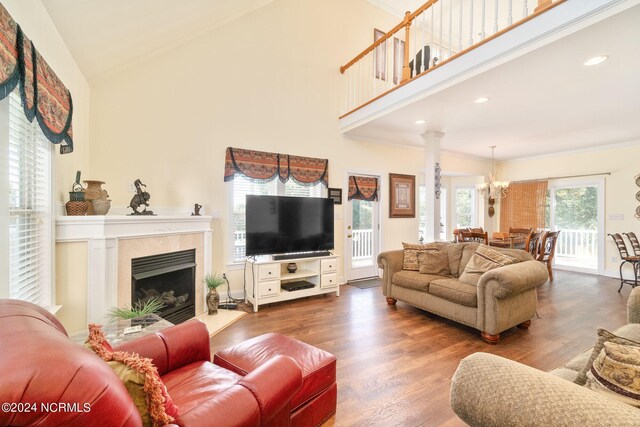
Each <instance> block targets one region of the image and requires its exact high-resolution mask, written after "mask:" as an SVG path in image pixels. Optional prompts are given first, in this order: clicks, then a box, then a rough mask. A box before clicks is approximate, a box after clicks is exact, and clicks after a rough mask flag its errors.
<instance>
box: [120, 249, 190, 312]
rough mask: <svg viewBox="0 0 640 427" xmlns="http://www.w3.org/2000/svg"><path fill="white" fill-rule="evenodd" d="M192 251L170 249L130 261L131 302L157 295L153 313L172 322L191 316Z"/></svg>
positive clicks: (144, 300)
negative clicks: (158, 305) (155, 307)
mask: <svg viewBox="0 0 640 427" xmlns="http://www.w3.org/2000/svg"><path fill="white" fill-rule="evenodd" d="M195 277H196V251H195V249H190V250H186V251H179V252H170V253H165V254H160V255H152V256H145V257H140V258H133V259H132V260H131V304H136V303H141V304H143V303H145V302H146V301H148V300H150V299H152V298H158V299H159V300H160V302H162V304H164V308H162V309H161V310H160V312H158V313H156V314H158V316H160V317H162V318H163V319H166V320H168V321H169V322H171V323H173V324H178V323H182V322H184V321H185V320H188V319H190V318H192V317H194V316H195V312H196V307H195V295H196V286H195Z"/></svg>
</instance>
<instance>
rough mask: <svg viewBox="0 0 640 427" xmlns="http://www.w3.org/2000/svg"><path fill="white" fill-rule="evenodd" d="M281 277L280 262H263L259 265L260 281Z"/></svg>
mask: <svg viewBox="0 0 640 427" xmlns="http://www.w3.org/2000/svg"><path fill="white" fill-rule="evenodd" d="M279 278H280V264H261V265H259V266H258V281H259V282H262V281H265V280H274V279H279Z"/></svg>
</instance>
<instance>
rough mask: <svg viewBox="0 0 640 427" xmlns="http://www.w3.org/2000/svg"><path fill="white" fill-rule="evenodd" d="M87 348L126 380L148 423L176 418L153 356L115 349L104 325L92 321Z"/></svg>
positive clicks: (144, 420)
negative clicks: (106, 335)
mask: <svg viewBox="0 0 640 427" xmlns="http://www.w3.org/2000/svg"><path fill="white" fill-rule="evenodd" d="M86 346H87V348H89V349H90V350H92V351H93V352H94V353H96V354H97V355H98V356H100V357H101V358H102V359H103V360H104V361H105V362H107V364H108V365H109V366H110V367H111V369H113V372H114V373H115V374H116V375H117V376H118V377H119V378H120V379H121V380H122V382H123V383H124V386H125V388H126V389H127V391H128V392H129V394H130V395H131V399H132V400H133V403H135V405H136V407H137V408H138V411H139V412H140V417H141V418H142V423H143V425H144V426H152V425H158V424H160V425H164V424H170V423H172V422H174V421H175V419H174V416H176V415H177V414H178V408H176V406H175V404H174V403H173V400H172V399H171V397H170V396H169V394H168V392H167V389H166V387H165V385H164V384H163V383H162V380H161V379H160V375H158V369H157V368H156V367H155V366H153V362H152V361H151V359H148V358H145V357H140V355H138V354H137V353H127V352H124V351H113V349H112V347H111V345H110V344H109V343H108V342H107V340H106V338H105V335H104V332H103V331H102V325H96V324H93V323H91V324H89V337H88V338H87V342H86Z"/></svg>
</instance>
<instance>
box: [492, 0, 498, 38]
mask: <svg viewBox="0 0 640 427" xmlns="http://www.w3.org/2000/svg"><path fill="white" fill-rule="evenodd" d="M493 3H494V4H493V34H495V33H497V32H498V0H495V1H494V2H493Z"/></svg>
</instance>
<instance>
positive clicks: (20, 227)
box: [7, 91, 52, 305]
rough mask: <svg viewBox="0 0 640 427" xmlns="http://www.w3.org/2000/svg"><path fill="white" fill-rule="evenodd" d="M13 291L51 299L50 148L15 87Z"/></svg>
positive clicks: (11, 128)
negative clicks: (27, 113)
mask: <svg viewBox="0 0 640 427" xmlns="http://www.w3.org/2000/svg"><path fill="white" fill-rule="evenodd" d="M8 112H9V113H8V116H9V120H8V123H9V135H8V165H7V166H8V185H9V295H10V297H11V298H15V299H21V300H26V301H30V302H33V303H36V304H40V305H48V304H50V303H51V251H52V233H51V225H52V224H51V216H52V208H51V205H52V203H51V153H52V149H51V147H52V144H51V143H50V142H49V141H47V139H46V138H45V136H44V135H43V134H42V131H41V130H40V128H39V127H38V125H37V123H36V122H35V121H34V122H33V123H30V122H29V121H27V119H26V117H25V115H24V111H23V109H22V105H21V101H20V97H19V96H18V94H17V93H16V92H15V91H14V92H13V93H11V95H10V96H9V106H8Z"/></svg>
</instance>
